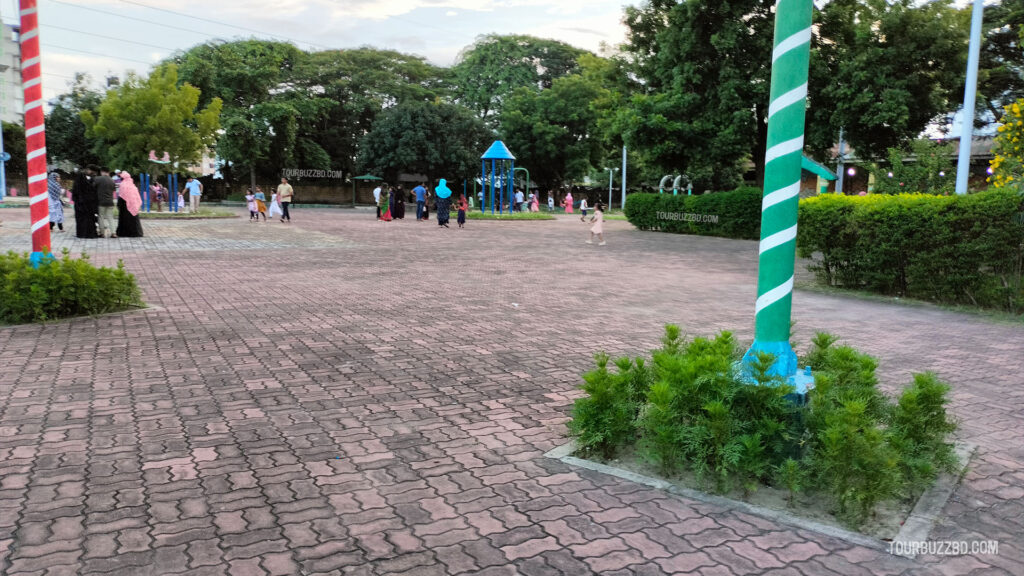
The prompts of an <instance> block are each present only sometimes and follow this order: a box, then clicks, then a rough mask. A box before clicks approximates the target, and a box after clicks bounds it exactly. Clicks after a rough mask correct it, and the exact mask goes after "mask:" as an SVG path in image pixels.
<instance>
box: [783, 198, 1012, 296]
mask: <svg viewBox="0 0 1024 576" xmlns="http://www.w3.org/2000/svg"><path fill="white" fill-rule="evenodd" d="M1022 210H1024V196H1021V195H1020V194H1019V193H1017V192H1015V191H1012V190H989V191H987V192H982V193H979V194H973V195H968V196H932V195H925V194H901V195H895V196H890V195H869V196H840V195H833V194H829V195H824V196H817V197H814V198H808V199H805V200H801V201H800V220H799V228H798V230H799V233H798V236H797V249H798V251H799V254H800V256H802V257H805V258H807V257H812V256H813V257H815V263H814V264H812V265H811V266H810V269H811V270H812V271H814V272H815V273H816V275H817V276H818V279H819V280H820V281H821V282H823V283H825V284H828V285H831V286H843V287H848V288H858V289H863V290H869V291H872V292H878V293H882V294H889V295H898V296H909V297H913V298H920V299H925V300H932V301H935V302H943V303H950V304H971V305H975V306H982V307H986V308H999V309H1003V310H1008V311H1011V312H1019V311H1021V310H1024V286H1022V258H1024V226H1022V225H1021V223H1020V217H1019V214H1020V213H1021V211H1022Z"/></svg>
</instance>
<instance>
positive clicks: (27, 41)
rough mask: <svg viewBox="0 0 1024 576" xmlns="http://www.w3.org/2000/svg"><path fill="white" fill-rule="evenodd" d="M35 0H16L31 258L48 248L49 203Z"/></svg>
mask: <svg viewBox="0 0 1024 576" xmlns="http://www.w3.org/2000/svg"><path fill="white" fill-rule="evenodd" d="M36 3H37V0H19V5H20V8H21V85H22V88H23V89H24V91H25V153H26V157H27V159H28V195H29V206H30V212H29V213H30V214H31V217H32V260H33V262H36V263H37V264H38V262H40V261H41V260H42V258H43V257H44V255H45V254H47V253H49V251H50V207H49V204H48V203H47V201H48V200H49V194H48V193H47V191H46V127H45V125H44V117H43V84H42V81H43V79H42V72H43V69H42V66H41V65H40V63H39V60H40V59H39V15H38V8H36Z"/></svg>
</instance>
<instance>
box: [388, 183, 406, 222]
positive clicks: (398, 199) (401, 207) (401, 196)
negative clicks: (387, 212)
mask: <svg viewBox="0 0 1024 576" xmlns="http://www.w3.org/2000/svg"><path fill="white" fill-rule="evenodd" d="M394 194H395V202H394V204H395V210H394V213H392V214H391V215H392V216H394V218H395V220H405V190H403V189H402V185H401V184H399V185H398V187H397V188H395V191H394Z"/></svg>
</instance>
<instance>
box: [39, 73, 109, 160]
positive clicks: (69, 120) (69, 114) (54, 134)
mask: <svg viewBox="0 0 1024 576" xmlns="http://www.w3.org/2000/svg"><path fill="white" fill-rule="evenodd" d="M89 82H90V79H89V76H88V75H86V74H82V73H76V74H75V79H74V81H73V82H72V83H71V86H70V88H69V89H68V91H67V92H65V93H63V94H61V95H60V96H57V99H56V101H55V102H54V103H53V108H52V109H51V110H50V113H49V114H47V116H46V153H47V155H48V156H49V157H50V160H51V161H55V162H70V163H71V164H74V165H76V166H80V167H81V166H87V165H89V164H98V163H99V162H100V158H99V156H97V155H96V153H95V152H94V151H93V148H92V142H90V141H89V139H88V138H86V135H85V124H84V123H83V122H82V117H81V113H82V112H84V111H86V110H89V111H91V112H92V113H93V114H96V111H97V110H98V109H99V106H100V103H101V102H102V101H103V94H102V93H100V92H98V91H96V90H93V89H92V88H89Z"/></svg>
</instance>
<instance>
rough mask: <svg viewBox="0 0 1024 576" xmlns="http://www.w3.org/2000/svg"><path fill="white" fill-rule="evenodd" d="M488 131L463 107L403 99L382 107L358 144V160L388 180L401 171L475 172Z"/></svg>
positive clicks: (435, 175) (449, 174) (445, 174)
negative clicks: (384, 107) (385, 107)
mask: <svg viewBox="0 0 1024 576" xmlns="http://www.w3.org/2000/svg"><path fill="white" fill-rule="evenodd" d="M492 139H493V135H492V134H491V132H490V131H489V130H488V129H487V128H486V127H485V126H484V124H483V122H481V121H480V120H479V119H477V118H475V117H474V116H473V115H472V113H470V112H469V111H468V110H466V109H465V108H462V107H459V106H455V105H453V104H444V103H423V102H407V103H405V104H400V105H398V106H395V107H394V108H391V109H389V110H387V111H386V112H384V114H383V115H382V116H381V117H380V119H379V120H378V121H377V122H376V123H375V124H374V126H373V130H372V131H371V132H370V133H369V134H367V135H366V136H365V137H364V138H363V140H362V143H361V145H360V150H359V165H360V166H362V167H364V168H365V169H366V170H368V171H370V172H373V173H375V174H378V175H380V176H382V177H384V178H385V179H386V180H389V181H392V182H394V181H396V180H397V177H398V174H399V173H400V172H406V173H419V174H424V175H426V176H427V177H428V178H429V179H430V180H436V179H437V178H448V179H458V178H466V177H469V176H472V175H474V174H477V173H478V172H479V170H480V160H479V158H480V154H481V153H483V151H484V150H486V149H487V146H488V145H489V144H490V140H492Z"/></svg>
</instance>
